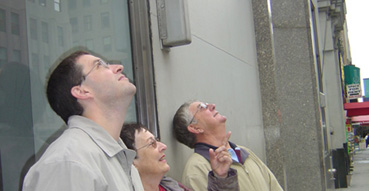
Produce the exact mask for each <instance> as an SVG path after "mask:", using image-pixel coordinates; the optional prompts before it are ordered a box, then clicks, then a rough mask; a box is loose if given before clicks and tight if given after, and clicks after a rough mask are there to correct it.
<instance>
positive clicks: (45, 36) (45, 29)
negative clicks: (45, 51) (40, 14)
mask: <svg viewBox="0 0 369 191" xmlns="http://www.w3.org/2000/svg"><path fill="white" fill-rule="evenodd" d="M41 33H42V42H45V43H49V24H48V23H47V22H41Z"/></svg>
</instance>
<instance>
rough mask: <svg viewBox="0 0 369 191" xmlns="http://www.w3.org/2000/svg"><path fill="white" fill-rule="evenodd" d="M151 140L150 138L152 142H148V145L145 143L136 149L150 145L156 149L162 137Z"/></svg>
mask: <svg viewBox="0 0 369 191" xmlns="http://www.w3.org/2000/svg"><path fill="white" fill-rule="evenodd" d="M150 139H151V140H150V143H148V144H146V145H144V146H142V147H140V148H138V149H136V151H138V150H140V149H143V148H145V147H148V146H152V147H153V148H154V149H155V148H156V146H157V145H158V142H159V141H160V139H159V138H155V139H154V138H150Z"/></svg>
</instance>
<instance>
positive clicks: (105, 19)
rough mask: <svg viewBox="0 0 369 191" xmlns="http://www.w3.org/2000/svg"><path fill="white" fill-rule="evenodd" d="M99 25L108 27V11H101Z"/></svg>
mask: <svg viewBox="0 0 369 191" xmlns="http://www.w3.org/2000/svg"><path fill="white" fill-rule="evenodd" d="M101 26H102V28H109V27H110V20H109V13H108V12H104V13H101Z"/></svg>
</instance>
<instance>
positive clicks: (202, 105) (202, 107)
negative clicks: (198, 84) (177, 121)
mask: <svg viewBox="0 0 369 191" xmlns="http://www.w3.org/2000/svg"><path fill="white" fill-rule="evenodd" d="M207 108H208V103H200V104H199V105H198V106H197V110H196V112H195V114H194V115H193V117H192V119H191V121H190V123H189V124H188V125H190V124H191V123H192V122H193V120H194V119H195V115H196V114H197V113H198V112H199V111H200V110H201V109H207Z"/></svg>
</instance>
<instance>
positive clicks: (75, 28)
mask: <svg viewBox="0 0 369 191" xmlns="http://www.w3.org/2000/svg"><path fill="white" fill-rule="evenodd" d="M69 21H70V26H71V28H72V33H77V32H78V20H77V18H76V17H74V18H71V19H70V20H69Z"/></svg>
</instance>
